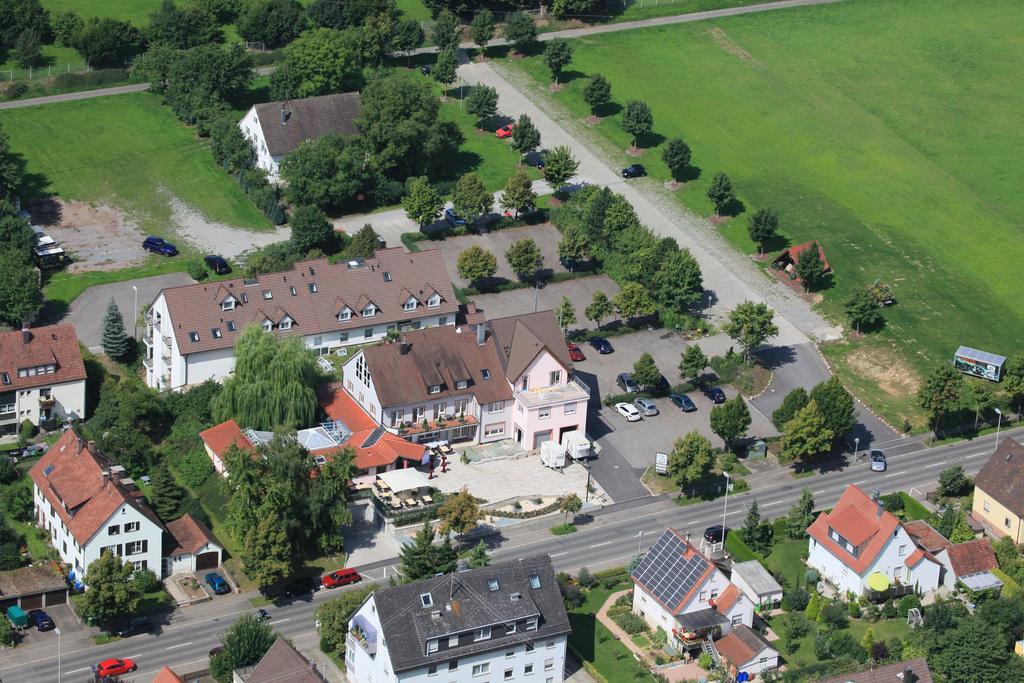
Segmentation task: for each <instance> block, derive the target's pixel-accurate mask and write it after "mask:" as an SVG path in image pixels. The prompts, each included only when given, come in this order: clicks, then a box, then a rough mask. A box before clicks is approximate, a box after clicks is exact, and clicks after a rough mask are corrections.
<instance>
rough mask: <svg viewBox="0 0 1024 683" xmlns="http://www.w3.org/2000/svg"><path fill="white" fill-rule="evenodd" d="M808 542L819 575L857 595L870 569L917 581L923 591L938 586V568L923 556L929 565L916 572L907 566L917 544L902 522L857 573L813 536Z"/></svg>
mask: <svg viewBox="0 0 1024 683" xmlns="http://www.w3.org/2000/svg"><path fill="white" fill-rule="evenodd" d="M808 543H809V548H808V557H807V564H809V565H810V566H811V567H814V568H815V569H817V570H818V572H819V573H820V574H821V576H822V578H824V579H827V580H828V581H829V582H830V583H832V584H834V585H835V586H836V587H838V588H839V589H840V590H842V591H852V592H853V593H854V594H856V595H861V594H862V593H863V591H864V588H865V582H866V580H867V577H868V576H869V575H870V574H872V573H873V572H879V573H881V574H885V575H886V576H887V577H889V578H890V579H898V580H900V581H901V582H903V583H904V584H909V585H914V583H915V582H916V583H917V584H918V586H919V588H920V590H922V591H924V592H928V591H931V590H934V589H935V588H937V587H938V583H939V571H938V567H937V566H936V565H935V564H934V563H932V562H930V561H928V560H925V561H924V562H925V563H927V564H928V565H930V566H929V567H922V566H921V565H918V567H917V569H918V571H917V572H912V571H911V570H910V569H909V568H908V567H907V563H906V560H907V558H908V557H910V555H911V554H912V553H913V552H914V550H916V546H915V545H914V542H913V540H912V539H911V538H910V535H909V534H908V533H907V532H906V531H905V530H904V529H903V527H902V526H900V527H897V528H896V531H895V532H894V534H893V536H892V537H891V538H890V539H889V540H888V541H887V542H886V544H885V547H884V548H883V549H882V551H881V552H879V553H878V555H877V556H876V557H875V560H874V561H873V562H872V563H871V564H870V565H868V566H867V567H866V568H865V569H864V571H862V572H861V573H860V574H857V573H856V572H855V571H853V570H852V569H850V568H849V567H847V566H846V564H845V563H844V562H843V561H842V559H841V558H838V557H836V556H834V555H833V554H832V553H831V552H830V551H829V550H827V549H826V548H825V547H824V546H823V545H821V544H819V543H818V542H817V541H815V540H814V539H813V538H812V539H810V541H809V542H808Z"/></svg>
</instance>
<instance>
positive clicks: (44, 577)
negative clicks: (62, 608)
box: [0, 564, 68, 612]
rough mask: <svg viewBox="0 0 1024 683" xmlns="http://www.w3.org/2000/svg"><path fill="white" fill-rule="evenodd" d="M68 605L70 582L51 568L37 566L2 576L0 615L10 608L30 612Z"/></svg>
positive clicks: (2, 574) (9, 572)
mask: <svg viewBox="0 0 1024 683" xmlns="http://www.w3.org/2000/svg"><path fill="white" fill-rule="evenodd" d="M67 601H68V582H67V580H65V578H64V577H63V576H61V575H60V574H58V573H57V572H56V571H55V570H54V569H53V567H52V566H50V565H46V564H37V565H35V566H32V567H22V568H21V569H12V570H11V571H6V572H0V612H3V611H5V610H6V609H7V608H8V607H12V606H14V607H20V608H21V609H23V610H25V611H28V610H33V609H43V608H45V607H52V606H53V605H64V604H67Z"/></svg>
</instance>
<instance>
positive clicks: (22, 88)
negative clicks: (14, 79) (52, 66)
mask: <svg viewBox="0 0 1024 683" xmlns="http://www.w3.org/2000/svg"><path fill="white" fill-rule="evenodd" d="M27 93H28V83H24V82H21V81H19V82H18V83H15V84H14V85H12V86H11V87H9V88H7V97H9V98H10V99H12V100H16V99H18V98H19V97H24V96H25V95H26V94H27Z"/></svg>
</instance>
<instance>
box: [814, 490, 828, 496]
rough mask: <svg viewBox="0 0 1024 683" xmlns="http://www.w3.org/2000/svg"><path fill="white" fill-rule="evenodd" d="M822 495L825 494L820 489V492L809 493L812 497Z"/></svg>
mask: <svg viewBox="0 0 1024 683" xmlns="http://www.w3.org/2000/svg"><path fill="white" fill-rule="evenodd" d="M822 493H825V489H821V490H820V491H813V492H812V493H811V495H814V496H819V495H821V494H822Z"/></svg>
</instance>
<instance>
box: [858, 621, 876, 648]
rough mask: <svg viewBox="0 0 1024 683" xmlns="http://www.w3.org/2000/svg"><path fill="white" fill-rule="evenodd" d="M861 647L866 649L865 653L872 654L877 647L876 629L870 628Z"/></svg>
mask: <svg viewBox="0 0 1024 683" xmlns="http://www.w3.org/2000/svg"><path fill="white" fill-rule="evenodd" d="M860 646H861V647H862V648H864V651H865V652H868V653H870V652H871V649H872V648H873V647H874V646H875V629H873V628H871V627H870V626H868V630H867V631H865V632H864V635H863V637H861V639H860Z"/></svg>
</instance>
